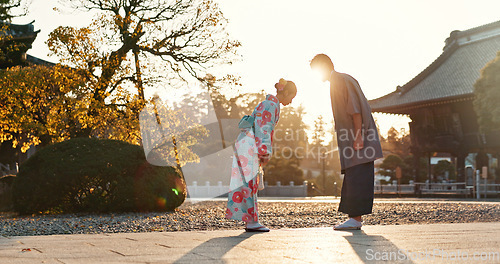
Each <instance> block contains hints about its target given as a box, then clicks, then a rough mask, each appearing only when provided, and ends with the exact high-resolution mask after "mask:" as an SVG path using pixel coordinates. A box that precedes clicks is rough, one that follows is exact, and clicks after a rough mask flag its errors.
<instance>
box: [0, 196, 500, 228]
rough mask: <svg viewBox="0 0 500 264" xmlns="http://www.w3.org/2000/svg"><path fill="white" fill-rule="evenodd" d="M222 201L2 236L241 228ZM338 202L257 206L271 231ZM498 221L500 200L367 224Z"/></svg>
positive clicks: (82, 219)
mask: <svg viewBox="0 0 500 264" xmlns="http://www.w3.org/2000/svg"><path fill="white" fill-rule="evenodd" d="M225 205H226V203H225V202H223V201H206V202H200V203H195V204H184V205H182V206H181V207H180V208H178V209H177V210H176V211H175V212H169V213H125V214H96V215H94V214H92V215H90V214H86V215H42V216H22V217H18V216H16V215H15V214H13V213H0V227H1V231H0V235H3V236H33V235H53V234H96V233H119V232H157V231H191V230H216V229H240V228H242V224H241V222H238V221H233V220H227V219H225V218H224V213H225V210H226V209H225ZM337 207H338V204H337V203H329V202H308V203H300V202H260V203H259V209H260V219H261V222H262V223H263V224H264V225H267V226H268V227H270V228H272V229H278V228H303V227H324V226H332V224H335V223H336V222H338V221H343V220H344V219H345V217H346V216H345V215H343V214H341V213H339V212H337ZM499 220H500V202H496V203H461V202H446V203H442V202H432V201H429V202H425V203H422V202H418V203H411V202H405V203H399V202H397V201H395V202H385V203H375V204H374V208H373V214H371V215H368V216H365V217H364V222H365V223H364V224H365V225H401V224H425V223H467V222H494V221H499Z"/></svg>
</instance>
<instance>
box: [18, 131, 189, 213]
mask: <svg viewBox="0 0 500 264" xmlns="http://www.w3.org/2000/svg"><path fill="white" fill-rule="evenodd" d="M185 197H186V188H185V183H184V180H183V179H182V177H181V176H180V173H179V172H178V171H177V169H176V168H172V167H157V166H153V165H151V164H149V163H148V162H147V161H146V158H145V157H144V151H143V150H142V148H141V147H140V146H136V145H132V144H129V143H126V142H122V141H116V140H105V139H95V138H76V139H71V140H68V141H64V142H61V143H57V144H54V145H50V146H47V147H45V148H43V149H41V150H40V151H38V152H36V153H35V154H34V155H33V156H32V157H30V158H29V159H28V160H27V161H26V162H25V163H23V164H21V166H20V168H19V173H18V175H17V177H16V179H15V181H14V184H13V203H14V209H15V210H16V211H17V212H19V213H21V214H31V213H74V212H127V211H128V212H130V211H171V210H174V209H175V208H176V207H178V206H180V205H181V204H182V203H183V202H184V199H185Z"/></svg>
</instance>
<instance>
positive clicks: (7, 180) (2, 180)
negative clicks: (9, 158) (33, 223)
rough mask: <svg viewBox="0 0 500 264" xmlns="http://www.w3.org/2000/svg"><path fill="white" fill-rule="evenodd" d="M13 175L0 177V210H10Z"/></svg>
mask: <svg viewBox="0 0 500 264" xmlns="http://www.w3.org/2000/svg"><path fill="white" fill-rule="evenodd" d="M15 178H16V176H15V175H6V176H3V177H0V211H10V210H12V182H13V181H14V179H15Z"/></svg>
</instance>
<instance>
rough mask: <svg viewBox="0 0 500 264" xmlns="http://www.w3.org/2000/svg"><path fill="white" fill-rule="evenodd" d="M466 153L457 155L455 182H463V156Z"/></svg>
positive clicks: (465, 155) (464, 156)
mask: <svg viewBox="0 0 500 264" xmlns="http://www.w3.org/2000/svg"><path fill="white" fill-rule="evenodd" d="M466 157H467V153H460V154H458V155H457V182H465V158H466Z"/></svg>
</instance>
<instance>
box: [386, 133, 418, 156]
mask: <svg viewBox="0 0 500 264" xmlns="http://www.w3.org/2000/svg"><path fill="white" fill-rule="evenodd" d="M381 144H382V149H383V150H385V151H389V152H391V153H394V154H397V155H398V156H400V157H406V156H408V155H410V144H411V138H410V134H409V133H406V131H405V130H404V129H401V130H400V131H398V130H397V129H395V128H394V127H391V128H390V129H389V130H388V131H387V138H386V139H385V140H382V142H381Z"/></svg>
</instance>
